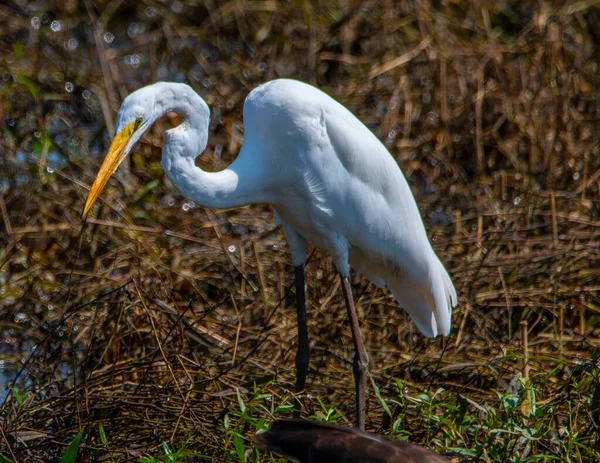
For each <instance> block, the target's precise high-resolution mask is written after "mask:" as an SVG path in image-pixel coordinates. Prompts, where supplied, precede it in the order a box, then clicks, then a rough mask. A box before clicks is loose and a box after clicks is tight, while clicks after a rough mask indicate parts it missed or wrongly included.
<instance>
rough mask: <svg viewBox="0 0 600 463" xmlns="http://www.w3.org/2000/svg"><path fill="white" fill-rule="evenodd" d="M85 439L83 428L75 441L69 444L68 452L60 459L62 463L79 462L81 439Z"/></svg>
mask: <svg viewBox="0 0 600 463" xmlns="http://www.w3.org/2000/svg"><path fill="white" fill-rule="evenodd" d="M82 438H83V428H82V429H80V430H79V432H78V433H77V435H76V436H75V438H74V439H73V441H72V442H71V443H70V444H69V447H68V448H67V451H66V452H65V454H64V455H63V456H62V458H61V459H60V463H76V462H77V452H78V451H79V445H80V444H81V439H82Z"/></svg>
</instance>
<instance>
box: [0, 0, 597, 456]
mask: <svg viewBox="0 0 600 463" xmlns="http://www.w3.org/2000/svg"><path fill="white" fill-rule="evenodd" d="M0 31H2V32H1V34H0V120H1V123H2V129H1V135H0V136H1V140H0V152H1V153H2V155H1V156H0V218H1V220H0V230H1V231H0V401H1V403H2V405H1V407H0V430H1V431H2V433H0V461H3V460H1V456H2V455H3V456H5V457H6V458H9V459H11V460H13V461H44V462H47V461H58V459H59V458H60V457H61V456H62V455H63V454H64V452H65V450H66V448H67V446H68V445H69V443H70V442H72V440H73V438H74V436H75V435H76V434H77V432H78V430H79V429H84V434H83V440H82V441H81V448H80V450H79V452H80V455H82V456H81V458H83V459H81V460H79V461H146V462H150V461H200V460H201V459H202V457H201V456H200V455H204V456H206V458H208V459H209V460H210V459H213V460H214V461H244V460H245V459H247V460H248V461H263V460H264V461H268V458H269V457H268V456H267V455H264V454H260V453H259V452H258V451H256V450H255V449H253V447H252V445H251V444H250V443H249V442H248V440H247V439H248V438H249V436H251V435H252V433H253V432H255V431H257V430H259V429H262V428H264V427H265V426H266V425H267V424H268V423H269V422H270V421H271V419H272V417H273V416H287V415H289V408H290V406H291V405H292V403H293V397H292V395H291V392H290V390H291V389H292V388H293V387H292V385H293V378H294V354H295V342H296V330H295V326H296V322H295V317H296V315H295V311H294V307H293V300H294V293H293V271H292V270H293V267H292V265H291V261H290V258H289V255H288V252H287V245H286V243H285V239H284V236H283V232H282V231H281V230H279V229H278V228H276V227H275V225H274V224H273V221H272V218H271V211H270V208H269V207H268V206H265V205H257V206H250V207H245V208H239V209H236V210H228V211H211V210H205V209H204V208H201V207H198V206H197V205H195V204H194V203H192V202H190V201H188V200H186V199H185V198H183V197H182V196H181V195H180V194H179V193H178V192H177V190H176V189H175V188H174V187H173V186H172V185H171V184H169V182H168V180H167V179H166V178H165V177H164V174H163V172H162V170H161V168H160V165H159V162H160V151H161V146H162V135H163V133H164V130H166V129H168V128H170V127H172V126H173V125H176V124H177V122H178V121H177V116H176V115H168V116H167V117H165V118H163V119H162V120H161V121H159V122H158V123H157V124H156V125H155V127H154V128H153V129H152V130H151V131H150V132H149V134H148V135H146V136H145V137H144V139H143V143H140V144H138V147H137V148H136V149H135V150H134V152H133V153H132V154H131V155H130V157H129V158H128V159H127V160H126V161H125V162H124V163H123V164H122V165H121V167H120V169H119V172H118V174H117V175H116V178H115V179H113V180H112V181H111V182H109V185H108V187H107V189H106V190H105V192H104V193H103V195H102V197H101V199H100V201H99V206H96V207H95V209H94V210H93V212H92V214H91V218H90V219H89V220H88V222H87V225H85V226H83V223H82V221H81V220H80V212H81V210H82V207H83V202H84V200H85V197H86V196H87V192H88V188H89V185H90V184H91V182H92V181H93V178H94V176H95V174H96V172H97V169H98V167H99V165H100V163H101V160H102V159H103V155H104V154H105V152H106V150H107V148H108V146H109V144H110V141H111V140H112V136H113V135H114V122H115V117H116V112H117V110H118V108H119V105H120V103H121V101H122V100H123V98H124V97H125V96H127V95H128V94H129V93H130V92H131V91H133V90H134V89H136V88H139V87H141V86H143V85H146V84H150V83H153V82H156V81H160V80H166V81H177V82H187V83H188V84H190V85H191V86H192V87H193V88H194V89H195V90H196V91H197V92H198V93H199V94H200V95H201V96H202V97H203V98H204V99H205V100H206V102H207V103H208V105H209V107H210V108H211V113H212V115H211V124H210V139H209V145H208V148H207V151H206V152H205V154H204V155H203V156H202V157H201V158H199V160H198V164H199V165H201V166H202V167H203V168H204V169H207V170H220V169H222V168H223V167H224V166H226V165H227V164H228V163H229V162H231V160H233V159H234V158H235V156H236V154H237V152H238V150H239V148H240V146H241V143H242V141H243V134H244V131H243V120H242V107H243V102H244V99H245V98H246V96H247V95H248V93H249V92H250V91H251V90H252V89H253V88H255V87H256V86H257V85H259V84H261V83H263V82H266V81H268V80H271V79H275V78H279V77H290V78H295V79H299V80H303V81H306V82H309V83H311V84H313V85H316V86H318V87H319V88H321V89H323V90H324V91H325V92H327V93H328V94H330V95H331V96H332V97H334V98H335V99H337V100H338V101H340V102H341V103H342V104H344V105H345V106H347V107H348V108H349V109H350V110H351V111H352V112H353V113H354V114H355V115H356V116H357V117H358V118H359V119H360V120H362V121H363V122H364V123H365V124H366V125H367V126H368V127H369V128H370V129H371V130H372V131H373V132H374V133H375V134H376V135H377V136H378V137H379V138H380V139H381V140H382V141H383V142H384V143H385V145H386V146H387V147H388V149H389V150H390V152H391V154H392V155H393V156H394V158H395V159H396V160H397V161H398V163H399V165H400V167H401V168H402V170H403V172H404V174H405V176H406V177H407V180H408V182H409V184H410V186H411V188H412V191H413V193H414V195H415V197H416V200H417V203H418V205H419V207H420V211H421V214H422V216H423V219H424V221H425V225H426V227H427V230H428V233H429V237H430V239H431V241H432V244H433V246H434V248H435V250H436V252H437V253H438V254H439V256H440V258H441V260H442V262H444V264H445V265H446V268H447V269H448V270H449V272H450V274H451V276H452V278H453V280H454V283H455V286H456V288H457V290H458V292H459V296H460V298H459V302H460V305H459V307H458V308H457V309H456V311H455V315H454V321H453V332H452V334H451V335H450V337H449V338H447V339H446V340H443V341H442V340H440V339H436V340H429V339H424V338H423V337H422V336H421V335H420V334H419V333H418V332H417V330H416V329H415V328H414V327H413V326H412V324H411V322H410V320H409V318H408V316H407V315H406V314H405V313H403V312H401V311H399V310H396V309H397V306H396V304H395V302H394V300H393V298H392V297H391V295H390V294H389V293H388V292H387V291H383V290H379V289H377V288H375V287H374V286H373V285H370V284H369V283H368V281H366V280H365V279H363V278H361V277H360V276H357V275H354V277H353V286H354V290H355V296H356V298H357V306H358V308H359V310H360V311H361V320H362V323H363V332H364V335H365V336H366V343H367V347H368V349H369V351H370V353H371V361H372V364H371V372H372V383H371V385H372V387H371V389H370V392H369V403H368V413H369V417H368V420H367V423H368V427H369V429H371V430H375V431H380V432H385V433H388V434H391V435H392V436H394V437H397V438H410V439H411V440H412V441H415V442H417V443H420V444H422V445H425V446H428V447H430V448H433V449H434V450H436V451H438V452H443V453H448V454H451V455H454V456H455V457H456V458H457V459H458V460H460V461H490V462H491V461H494V462H507V461H515V462H516V461H519V462H521V461H569V462H571V461H573V462H583V461H589V462H592V461H598V460H599V459H600V450H599V446H598V437H597V428H596V425H597V423H598V418H599V416H598V413H600V411H599V410H600V388H599V387H598V385H597V384H598V383H597V380H598V376H599V375H600V369H599V367H598V363H597V357H598V342H599V336H600V317H599V315H600V297H599V295H598V291H599V290H600V285H599V283H598V282H599V281H600V265H599V262H600V259H599V250H600V191H599V190H600V160H599V157H598V151H599V146H600V134H599V127H600V99H599V97H598V89H599V88H600V86H599V84H600V78H599V72H600V69H599V65H600V53H599V45H600V9H599V4H598V1H594V0H580V1H568V2H560V1H556V2H555V1H545V0H538V1H529V0H525V1H520V2H511V1H487V0H471V1H466V0H465V1H463V0H453V1H448V0H446V1H444V0H443V1H433V0H407V1H393V0H383V1H373V0H365V1H351V0H339V1H320V0H302V1H301V0H298V1H295V0H290V1H277V0H265V1H245V0H232V1H216V0H204V1H200V0H197V1H194V0H190V1H175V2H171V1H162V0H140V1H137V2H126V1H123V0H104V1H101V0H85V1H81V2H80V1H76V0H56V1H52V0H48V1H44V0H39V1H34V2H29V1H25V0H23V1H10V0H9V1H7V2H3V3H2V5H0ZM309 252H310V260H309V263H308V266H307V291H308V293H307V297H308V312H309V314H308V316H309V335H310V338H311V346H312V359H311V369H310V374H309V382H308V391H309V392H310V394H311V395H310V396H307V397H304V404H305V406H306V413H305V415H313V416H315V417H317V418H319V419H323V420H328V421H335V422H338V423H340V424H351V423H352V422H353V414H354V411H353V404H354V386H353V380H352V355H353V352H352V347H351V346H352V343H351V340H350V330H349V327H348V326H347V324H346V321H345V319H346V315H345V314H346V312H345V309H344V308H343V298H342V296H341V291H340V289H339V280H338V279H337V276H336V273H335V271H334V268H333V265H332V263H331V261H330V259H329V258H328V256H327V255H326V254H325V253H324V252H322V251H319V250H316V249H313V248H311V249H310V250H309ZM168 452H172V455H173V458H175V457H176V458H180V459H178V460H176V459H172V460H167V454H168Z"/></svg>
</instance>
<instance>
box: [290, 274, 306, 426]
mask: <svg viewBox="0 0 600 463" xmlns="http://www.w3.org/2000/svg"><path fill="white" fill-rule="evenodd" d="M294 277H295V280H296V314H297V315H298V350H297V351H296V394H299V393H300V392H302V391H304V389H305V387H306V375H307V374H308V362H309V359H310V346H309V345H308V329H307V327H306V300H305V297H304V265H297V266H295V267H294ZM294 407H295V410H294V417H296V418H298V417H299V416H300V411H301V409H302V404H301V403H300V401H299V400H298V399H296V403H295V404H294Z"/></svg>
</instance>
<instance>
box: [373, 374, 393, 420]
mask: <svg viewBox="0 0 600 463" xmlns="http://www.w3.org/2000/svg"><path fill="white" fill-rule="evenodd" d="M369 379H370V380H371V385H372V386H373V390H374V391H375V396H376V397H377V400H379V403H380V404H381V406H382V407H383V409H384V410H385V412H386V413H387V415H388V416H389V417H390V418H393V416H392V411H391V410H390V407H388V404H387V403H386V401H385V400H384V398H383V397H382V396H381V391H380V390H379V387H377V384H375V380H374V379H373V377H372V376H371V374H370V373H369Z"/></svg>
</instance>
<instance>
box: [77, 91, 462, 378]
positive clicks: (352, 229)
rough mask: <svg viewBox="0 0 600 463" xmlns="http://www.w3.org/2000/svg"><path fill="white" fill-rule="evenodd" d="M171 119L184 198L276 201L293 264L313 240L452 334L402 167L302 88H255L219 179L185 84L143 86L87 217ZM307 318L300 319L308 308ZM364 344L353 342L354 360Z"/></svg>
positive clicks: (432, 332) (203, 123)
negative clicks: (207, 160) (152, 131)
mask: <svg viewBox="0 0 600 463" xmlns="http://www.w3.org/2000/svg"><path fill="white" fill-rule="evenodd" d="M168 111H175V112H177V113H179V114H180V116H181V117H182V123H181V124H180V125H179V126H178V127H176V128H174V129H172V130H168V131H167V132H166V136H165V144H164V148H163V159H162V166H163V168H164V170H165V172H166V174H167V176H168V177H169V178H170V180H171V181H172V182H173V183H174V184H175V185H176V186H177V188H178V189H179V190H180V191H181V193H182V194H183V195H184V196H186V197H187V198H189V199H191V200H193V201H195V202H196V203H197V204H200V205H202V206H206V207H215V208H230V207H235V206H241V205H246V204H251V203H269V204H272V205H273V208H274V210H275V214H274V215H275V220H276V221H277V222H278V223H280V224H281V225H282V226H283V229H284V230H285V233H286V237H287V239H288V242H289V245H290V251H291V255H292V261H293V263H294V265H295V266H296V268H301V267H303V265H304V259H305V254H306V243H307V242H312V243H313V244H315V245H316V246H318V247H321V248H323V249H325V250H326V251H327V252H328V253H329V254H330V255H331V257H332V258H333V261H334V264H335V266H336V268H337V270H338V271H339V273H340V275H341V276H342V278H344V279H347V277H348V275H349V269H348V264H350V265H351V266H352V267H354V268H355V269H356V270H357V271H358V272H360V273H362V274H364V275H365V276H366V277H367V278H368V279H369V280H371V281H372V282H373V283H375V284H376V285H378V286H384V285H385V284H386V285H387V286H388V287H389V288H390V290H391V291H392V293H393V295H394V297H395V298H396V300H397V301H398V303H399V304H400V306H402V307H403V308H404V309H406V311H407V312H408V313H409V314H410V315H411V317H412V319H413V321H414V323H415V324H416V326H417V327H418V328H419V330H420V331H421V332H422V333H423V334H424V335H425V336H429V337H432V336H436V335H437V334H448V333H449V332H450V327H451V316H452V308H453V307H454V306H455V305H456V303H457V297H456V291H455V289H454V286H453V284H452V281H451V280H450V277H449V276H448V273H447V272H446V270H445V268H444V266H443V265H442V263H441V262H440V260H439V259H438V257H437V256H436V254H435V252H434V251H433V249H432V247H431V245H430V243H429V240H428V238H427V234H426V232H425V228H424V225H423V222H422V220H421V216H420V214H419V211H418V208H417V205H416V202H415V200H414V198H413V195H412V193H411V191H410V188H409V186H408V184H407V182H406V180H405V178H404V176H403V174H402V172H401V171H400V169H399V167H398V165H397V164H396V162H395V160H394V159H393V157H392V156H391V155H390V153H389V152H388V150H387V149H386V148H385V146H384V145H383V144H382V143H381V142H380V141H379V140H378V139H377V137H376V136H375V135H374V134H373V133H372V132H371V131H370V130H369V129H368V128H367V127H365V125H364V124H362V123H361V122H360V121H359V120H358V119H357V118H356V117H355V116H354V115H353V114H352V113H351V112H350V111H348V110H347V109H346V108H345V107H344V106H342V105H341V104H339V103H338V102H336V101H335V100H334V99H332V98H331V97H329V96H328V95H326V94H325V93H323V92H322V91H320V90H318V89H316V88H314V87H312V86H310V85H308V84H305V83H301V82H298V81H294V80H287V79H278V80H274V81H271V82H268V83H266V84H264V85H261V86H259V87H258V88H256V89H254V90H253V91H252V92H251V93H250V95H248V98H247V99H246V102H245V104H244V125H245V130H244V132H245V135H244V143H243V146H242V149H241V151H240V153H239V155H238V157H237V158H236V160H235V161H234V162H233V163H232V164H231V165H230V166H229V167H228V168H227V169H225V170H223V171H221V172H215V173H209V172H205V171H203V170H201V169H200V168H198V167H197V166H196V165H195V163H194V159H195V158H196V157H197V156H198V155H199V154H200V153H201V152H202V151H204V149H205V148H206V144H207V140H208V125H209V119H210V117H209V110H208V107H207V106H206V103H205V102H204V100H202V98H200V97H199V96H198V95H197V94H196V93H195V92H194V91H193V90H192V89H191V88H190V87H188V86H187V85H184V84H175V83H157V84H154V85H150V86H148V87H144V88H141V89H139V90H137V91H136V92H134V93H132V94H131V95H129V96H128V97H127V98H126V99H125V101H124V102H123V104H122V106H121V109H120V110H119V116H118V120H117V131H118V133H119V135H117V138H116V139H115V142H113V146H112V147H111V150H110V151H109V154H108V155H107V159H106V160H105V162H104V165H103V166H102V168H101V171H100V173H99V174H98V178H97V179H96V183H97V184H98V185H96V183H95V185H94V187H92V190H91V191H90V197H89V198H88V203H87V204H86V209H85V212H84V215H85V214H87V212H88V211H89V208H90V207H91V204H92V203H93V201H94V200H95V199H96V197H97V196H98V194H99V191H98V190H101V189H102V187H103V186H104V184H105V183H106V180H107V179H108V177H107V173H108V176H110V174H112V172H114V169H116V166H117V165H118V163H119V162H120V161H121V160H122V159H123V158H124V157H125V155H126V154H127V153H128V152H129V150H130V149H131V148H132V146H133V145H134V144H135V142H136V141H137V140H138V139H139V138H140V137H141V135H142V134H143V132H144V131H145V130H146V129H147V128H148V127H150V125H151V124H152V123H153V122H154V121H155V120H156V119H157V118H159V117H160V116H162V115H163V114H165V113H166V112H168ZM121 134H125V135H126V136H125V135H123V136H121ZM120 137H121V138H120ZM113 147H114V148H113ZM111 153H112V158H111V160H109V157H110V156H111ZM115 153H117V154H115ZM105 165H107V166H106V167H105ZM105 177H106V178H105ZM297 277H298V274H297ZM344 288H346V287H344ZM348 288H349V286H348ZM297 290H298V286H297ZM302 296H303V295H302ZM347 302H349V301H348V299H347ZM350 302H351V298H350ZM303 304H304V301H303V299H302V305H303ZM298 310H299V321H300V322H301V320H300V311H303V310H304V309H303V308H301V307H300V302H299V307H298ZM349 310H350V308H349ZM352 310H353V306H352ZM358 335H360V333H358ZM306 342H307V341H306ZM355 342H356V340H355ZM300 344H304V342H303V341H302V340H300ZM360 344H361V345H358V344H355V348H356V352H357V357H358V352H359V350H360V349H361V346H362V341H360ZM300 347H302V346H300ZM300 347H299V349H300ZM306 349H308V346H307V345H306ZM362 349H364V347H362ZM299 355H300V354H299ZM307 356H308V353H306V357H307ZM362 360H363V363H365V362H366V354H365V357H364V358H363V359H362ZM307 362H308V357H307V358H306V363H307ZM301 363H302V362H301ZM359 363H360V362H359ZM301 367H302V366H299V367H298V368H299V370H300V368H301ZM362 367H364V369H366V365H362ZM356 368H358V369H360V368H361V366H360V365H359V366H358V367H357V366H356V364H355V370H356ZM299 374H300V373H299ZM357 381H358V380H357ZM357 387H358V383H357Z"/></svg>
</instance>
